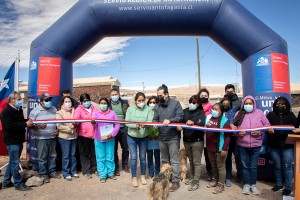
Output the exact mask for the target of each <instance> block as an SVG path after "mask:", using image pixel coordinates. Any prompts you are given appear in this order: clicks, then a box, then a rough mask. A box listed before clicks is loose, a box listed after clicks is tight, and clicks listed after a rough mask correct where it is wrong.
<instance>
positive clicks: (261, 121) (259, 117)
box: [235, 96, 270, 148]
mask: <svg viewBox="0 0 300 200" xmlns="http://www.w3.org/2000/svg"><path fill="white" fill-rule="evenodd" d="M247 99H252V101H253V102H254V105H253V111H252V112H250V113H247V112H246V114H245V116H244V119H243V122H242V123H241V125H240V126H238V129H247V128H258V127H262V126H270V123H269V120H268V119H267V117H266V116H265V115H264V113H263V112H262V111H261V110H259V109H257V108H256V102H255V100H254V98H253V97H252V96H246V97H245V98H244V99H243V102H242V105H241V110H244V103H245V101H246V100H247ZM239 112H241V111H238V112H237V113H236V115H235V116H237V114H238V113H239ZM237 134H238V133H237ZM264 134H265V132H263V131H261V132H260V135H259V136H252V135H251V132H246V133H245V135H244V136H243V137H239V136H238V135H237V137H238V140H237V144H238V145H239V146H242V147H247V148H251V147H260V146H261V145H262V142H263V137H264Z"/></svg>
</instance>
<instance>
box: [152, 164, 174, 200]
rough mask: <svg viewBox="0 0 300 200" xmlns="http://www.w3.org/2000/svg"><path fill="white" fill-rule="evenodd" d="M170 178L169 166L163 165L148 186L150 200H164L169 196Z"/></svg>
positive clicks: (170, 169) (170, 168) (170, 170)
mask: <svg viewBox="0 0 300 200" xmlns="http://www.w3.org/2000/svg"><path fill="white" fill-rule="evenodd" d="M171 176H172V167H171V165H170V164H163V166H162V167H161V169H160V173H159V174H158V176H157V177H154V179H153V180H152V183H151V184H150V185H149V196H150V200H162V199H164V200H166V199H168V196H169V184H170V178H171Z"/></svg>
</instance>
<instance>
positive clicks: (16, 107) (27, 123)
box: [1, 91, 33, 191]
mask: <svg viewBox="0 0 300 200" xmlns="http://www.w3.org/2000/svg"><path fill="white" fill-rule="evenodd" d="M1 123H2V127H3V139H4V143H5V144H6V146H7V150H8V156H9V162H8V165H7V168H6V171H5V175H4V180H3V183H2V186H3V188H9V187H13V186H14V187H15V189H16V190H21V191H28V190H31V188H29V187H27V186H26V185H24V184H23V183H22V178H21V176H20V173H19V167H18V166H19V164H20V156H21V153H22V150H23V142H24V141H25V128H26V127H31V126H32V125H33V123H32V120H25V119H24V116H23V110H22V98H21V96H20V93H18V92H15V91H14V92H12V93H11V94H10V95H9V97H8V104H7V106H6V107H5V108H4V109H3V111H2V113H1ZM12 177H13V178H14V184H13V183H12V182H11V178H12Z"/></svg>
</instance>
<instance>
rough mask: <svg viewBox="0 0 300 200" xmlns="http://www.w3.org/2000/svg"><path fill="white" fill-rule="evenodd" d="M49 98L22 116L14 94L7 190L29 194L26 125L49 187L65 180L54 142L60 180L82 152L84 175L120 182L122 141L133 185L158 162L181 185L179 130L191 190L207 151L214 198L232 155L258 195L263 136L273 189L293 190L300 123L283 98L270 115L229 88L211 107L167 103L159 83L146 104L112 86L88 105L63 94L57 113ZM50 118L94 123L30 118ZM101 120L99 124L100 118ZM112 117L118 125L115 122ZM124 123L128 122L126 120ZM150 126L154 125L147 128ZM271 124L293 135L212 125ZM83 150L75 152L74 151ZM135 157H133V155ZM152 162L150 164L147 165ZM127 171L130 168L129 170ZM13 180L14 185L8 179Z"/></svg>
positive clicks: (193, 100) (199, 97)
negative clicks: (24, 169)
mask: <svg viewBox="0 0 300 200" xmlns="http://www.w3.org/2000/svg"><path fill="white" fill-rule="evenodd" d="M51 100H52V97H51V96H50V95H49V94H47V93H44V94H42V95H41V96H40V104H39V106H38V107H36V108H35V109H33V110H32V111H31V112H30V114H29V119H24V117H23V111H22V109H21V105H22V99H21V97H20V94H19V93H17V92H13V93H12V94H11V95H10V96H9V103H8V105H7V107H6V108H5V109H4V110H3V112H2V114H1V122H2V125H3V135H4V142H5V144H6V145H7V148H8V152H9V157H10V161H9V165H8V167H7V170H6V172H5V176H4V181H3V183H2V184H3V188H8V187H12V186H14V187H15V188H16V189H17V190H22V191H26V190H30V188H28V187H26V186H25V185H24V184H22V180H21V177H20V175H19V173H18V165H19V161H20V160H19V159H20V154H21V151H22V147H23V145H22V144H23V142H24V140H25V128H26V127H27V128H29V129H30V131H31V133H32V135H33V136H34V138H35V139H34V140H35V144H36V148H37V152H38V172H39V175H40V176H41V177H42V178H43V180H44V182H45V183H48V182H50V179H51V178H60V176H59V175H58V174H57V173H56V163H55V159H56V157H57V153H56V144H57V143H56V140H57V138H58V141H59V144H60V147H61V152H62V153H61V154H62V155H61V157H62V175H63V177H64V179H66V180H68V181H72V179H73V178H78V177H79V175H78V173H77V168H76V166H77V159H76V153H78V154H79V157H80V164H81V171H82V174H83V176H84V177H85V178H92V174H96V176H98V177H99V179H100V182H101V183H105V182H106V180H107V179H112V180H116V179H117V178H116V176H119V175H120V169H121V167H120V166H119V158H118V144H119V143H120V146H121V148H122V159H121V160H122V169H123V170H124V171H125V172H127V173H131V177H132V180H131V181H132V186H133V187H138V186H139V184H143V185H146V184H147V180H146V171H147V167H148V175H149V177H150V178H152V177H154V176H157V175H158V174H159V171H160V165H161V164H164V163H169V164H170V165H171V166H172V181H171V182H172V185H171V187H170V191H176V190H178V188H179V187H180V158H179V153H178V152H179V148H180V139H181V134H180V133H181V132H183V144H184V147H185V150H186V153H187V157H188V158H189V162H190V171H191V178H190V179H189V180H188V181H186V182H185V184H187V185H189V188H188V190H189V191H194V190H197V189H198V188H199V180H200V175H201V158H202V152H204V156H205V163H206V170H207V176H208V181H209V182H208V184H207V187H208V188H213V190H212V192H213V193H214V194H218V193H222V192H223V191H224V190H225V186H226V187H230V186H231V178H232V155H234V157H235V161H236V168H237V180H242V181H243V189H242V193H243V194H246V195H248V194H250V192H252V193H253V194H255V195H258V194H260V191H259V189H258V188H257V187H256V179H257V167H258V159H259V154H260V149H261V146H262V142H263V138H264V137H265V135H266V134H267V135H268V145H269V149H268V151H269V154H270V156H271V158H272V161H273V164H274V174H275V178H276V185H275V186H274V187H273V188H272V190H273V191H274V192H278V191H280V190H282V189H283V185H284V183H285V187H284V190H283V191H282V194H283V195H290V194H291V192H292V190H293V183H292V180H293V168H292V165H293V159H294V155H293V144H289V143H288V141H287V136H288V134H291V133H299V132H300V130H299V128H298V127H299V119H298V121H297V118H296V116H295V115H294V114H293V113H292V112H291V105H290V103H289V101H288V100H287V99H286V98H285V97H279V98H277V99H276V100H275V102H274V104H273V111H272V112H269V113H268V114H267V116H265V115H264V113H263V112H262V111H261V110H260V109H257V108H256V102H255V99H254V98H253V97H252V96H246V97H245V98H244V99H243V100H242V101H241V100H239V98H238V96H237V95H236V93H235V87H234V86H233V85H231V84H228V85H226V86H225V94H224V98H222V99H221V100H220V101H219V102H218V103H215V104H211V103H210V101H209V91H208V90H207V89H201V90H200V91H199V92H198V94H195V95H192V96H191V97H190V99H189V102H188V107H187V108H185V109H184V110H183V109H182V106H181V104H180V103H179V101H177V100H175V99H172V98H170V96H169V91H168V87H167V86H166V85H164V84H163V85H161V86H160V87H159V88H158V89H157V96H151V97H150V98H148V99H146V96H145V94H144V93H142V92H138V93H136V95H135V97H134V104H133V105H132V106H129V104H128V101H126V100H123V99H122V98H121V97H120V93H119V91H118V90H117V89H112V90H111V92H110V98H105V97H102V98H100V99H99V101H98V102H97V104H94V103H92V102H91V98H90V96H89V94H87V93H84V94H81V95H80V97H79V100H80V102H77V101H75V100H74V99H73V98H72V97H71V93H70V91H69V90H64V91H63V92H62V99H61V102H60V104H59V106H58V111H57V108H56V107H55V106H53V105H52V103H51V102H52V101H51ZM51 119H68V120H70V119H76V120H80V119H92V121H91V122H80V123H76V122H70V121H71V120H70V121H68V123H64V122H59V123H57V124H54V123H46V124H38V125H37V124H34V123H33V120H51ZM97 119H100V120H97ZM114 120H120V121H119V122H115V121H114ZM124 120H125V121H124ZM147 122H157V123H154V124H155V125H153V126H149V125H146V124H147ZM171 123H184V124H186V125H189V126H193V125H199V126H203V127H207V128H211V129H208V130H207V131H203V130H196V129H185V128H182V127H181V126H177V127H174V126H169V125H170V124H171ZM272 125H291V126H294V127H295V129H294V130H291V131H286V130H273V129H272V128H270V129H269V130H268V131H266V132H265V131H252V132H248V131H240V132H236V131H234V132H228V131H226V132H222V131H221V132H220V131H214V130H216V129H215V128H225V129H232V130H236V129H238V130H243V129H252V128H257V127H264V126H267V127H269V126H272ZM77 146H78V151H76V147H77ZM129 154H130V156H129ZM138 158H139V163H140V174H141V176H140V179H138V178H137V162H138ZM147 163H148V166H147ZM129 166H130V168H129ZM12 177H13V178H14V184H12V182H11V178H12Z"/></svg>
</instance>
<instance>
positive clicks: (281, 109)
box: [276, 106, 286, 113]
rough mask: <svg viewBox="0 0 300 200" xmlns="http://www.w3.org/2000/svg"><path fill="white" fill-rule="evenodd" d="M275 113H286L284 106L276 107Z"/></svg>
mask: <svg viewBox="0 0 300 200" xmlns="http://www.w3.org/2000/svg"><path fill="white" fill-rule="evenodd" d="M276 111H277V112H279V113H284V112H285V111H286V106H276Z"/></svg>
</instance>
